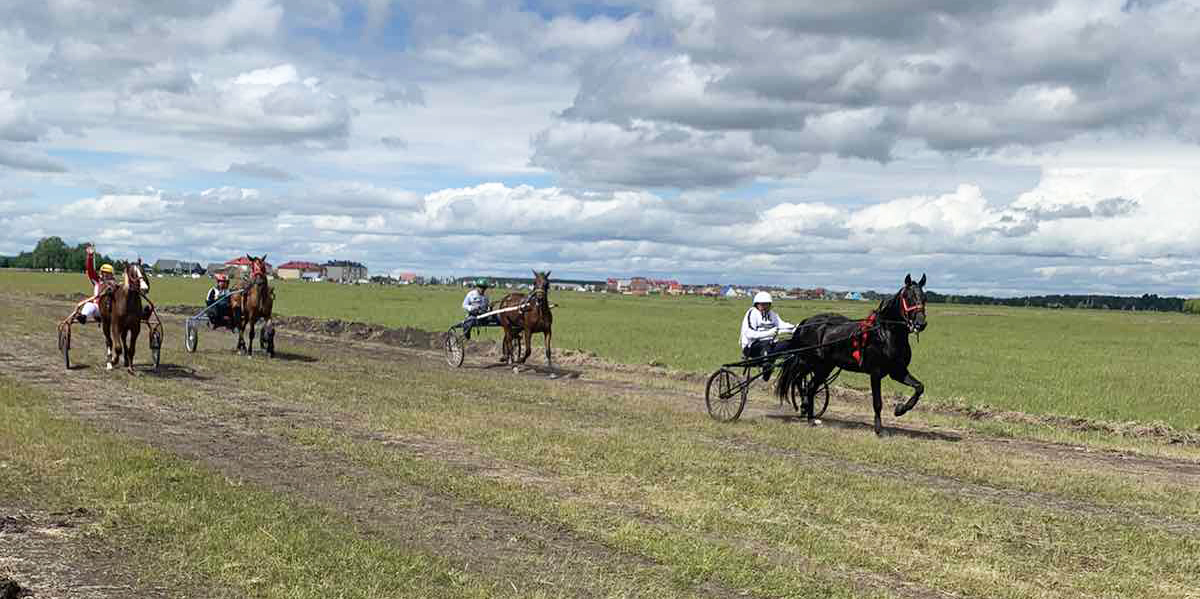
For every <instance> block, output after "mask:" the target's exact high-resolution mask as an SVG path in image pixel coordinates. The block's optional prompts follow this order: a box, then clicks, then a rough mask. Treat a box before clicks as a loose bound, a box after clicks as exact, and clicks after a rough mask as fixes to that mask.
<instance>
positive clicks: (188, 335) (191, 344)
mask: <svg viewBox="0 0 1200 599" xmlns="http://www.w3.org/2000/svg"><path fill="white" fill-rule="evenodd" d="M185 327H186V331H185V332H184V336H183V346H184V347H185V348H187V350H188V353H195V352H196V346H197V345H199V344H200V331H198V330H196V323H195V322H192V320H191V319H188V321H187V324H186V325H185Z"/></svg>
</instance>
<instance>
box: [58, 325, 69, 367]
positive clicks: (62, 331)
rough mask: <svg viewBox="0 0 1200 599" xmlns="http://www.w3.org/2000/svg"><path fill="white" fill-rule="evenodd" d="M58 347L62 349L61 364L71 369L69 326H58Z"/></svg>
mask: <svg viewBox="0 0 1200 599" xmlns="http://www.w3.org/2000/svg"><path fill="white" fill-rule="evenodd" d="M58 349H59V350H60V351H62V356H63V365H64V366H66V367H67V370H70V369H71V327H59V329H58Z"/></svg>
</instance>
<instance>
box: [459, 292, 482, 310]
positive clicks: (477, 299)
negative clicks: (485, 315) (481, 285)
mask: <svg viewBox="0 0 1200 599" xmlns="http://www.w3.org/2000/svg"><path fill="white" fill-rule="evenodd" d="M462 307H463V310H466V311H467V312H475V311H477V310H487V307H488V298H487V296H486V295H484V294H482V293H480V292H479V290H478V289H472V290H471V291H469V292H467V297H465V298H463V306H462Z"/></svg>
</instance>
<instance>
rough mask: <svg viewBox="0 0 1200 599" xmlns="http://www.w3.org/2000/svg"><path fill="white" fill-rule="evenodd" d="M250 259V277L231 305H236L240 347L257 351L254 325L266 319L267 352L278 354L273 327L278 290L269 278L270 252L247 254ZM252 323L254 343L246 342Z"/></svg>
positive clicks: (247, 351)
mask: <svg viewBox="0 0 1200 599" xmlns="http://www.w3.org/2000/svg"><path fill="white" fill-rule="evenodd" d="M246 259H247V260H249V261H250V275H249V278H248V279H246V281H245V282H244V283H243V284H242V292H241V293H239V294H237V295H235V296H233V299H232V301H231V302H230V306H231V308H232V309H233V310H232V311H233V323H234V327H235V328H236V329H237V332H238V344H237V350H238V351H239V352H241V351H245V352H246V355H247V356H253V355H254V325H255V324H256V323H257V322H258V321H259V320H262V321H263V339H262V341H263V344H264V345H266V348H267V355H269V356H272V357H274V355H275V342H274V335H275V332H274V330H273V329H272V328H271V326H270V325H271V308H272V306H273V305H274V303H275V290H274V289H271V286H270V284H269V283H268V282H267V263H266V260H267V255H266V254H263V256H262V257H261V258H255V257H254V256H251V255H250V254H246ZM247 326H249V327H250V343H249V345H247V344H246V341H245V338H244V337H243V334H244V332H245V331H246V327H247Z"/></svg>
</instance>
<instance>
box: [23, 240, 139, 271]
mask: <svg viewBox="0 0 1200 599" xmlns="http://www.w3.org/2000/svg"><path fill="white" fill-rule="evenodd" d="M87 246H88V244H86V243H81V244H79V245H76V246H74V247H72V246H69V245H67V243H66V242H64V241H63V240H62V238H60V237H44V238H42V239H41V241H38V242H37V246H36V247H34V248H33V251H32V252H21V253H20V254H18V255H16V256H0V268H33V269H38V270H45V269H58V270H65V271H74V272H83V269H84V265H85V264H86V261H87ZM94 259H95V261H96V268H99V267H100V265H101V264H104V263H108V264H112V265H113V268H114V269H116V270H117V271H122V270H125V264H126V261H124V260H113V259H112V257H110V256H106V255H102V254H99V253H98V254H96V255H95V256H94Z"/></svg>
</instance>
